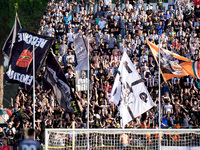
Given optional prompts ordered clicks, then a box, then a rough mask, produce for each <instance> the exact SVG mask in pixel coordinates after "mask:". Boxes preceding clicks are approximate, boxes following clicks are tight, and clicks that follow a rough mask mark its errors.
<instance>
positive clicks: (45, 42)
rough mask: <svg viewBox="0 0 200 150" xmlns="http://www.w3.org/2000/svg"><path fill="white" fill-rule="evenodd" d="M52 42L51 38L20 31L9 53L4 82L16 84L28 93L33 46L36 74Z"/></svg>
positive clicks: (31, 83)
mask: <svg viewBox="0 0 200 150" xmlns="http://www.w3.org/2000/svg"><path fill="white" fill-rule="evenodd" d="M52 42H53V38H51V37H46V36H41V35H37V34H34V33H30V32H29V31H26V30H24V29H20V30H19V32H18V33H17V35H16V39H15V43H14V46H13V47H12V51H11V53H10V61H9V67H8V69H7V71H6V72H5V75H4V78H5V80H6V81H8V82H9V83H18V84H20V86H21V87H23V88H24V89H25V90H27V91H30V89H31V87H32V85H33V45H34V47H35V48H34V50H35V72H36V74H37V72H39V70H40V67H41V65H42V63H43V61H44V58H45V57H46V54H47V52H48V51H49V49H50V47H51V45H52Z"/></svg>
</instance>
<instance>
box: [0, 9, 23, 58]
mask: <svg viewBox="0 0 200 150" xmlns="http://www.w3.org/2000/svg"><path fill="white" fill-rule="evenodd" d="M20 28H21V24H20V22H19V19H18V16H17V13H16V16H15V23H14V25H13V28H12V30H11V32H10V34H9V36H8V38H7V40H6V42H5V44H4V46H3V48H2V50H3V52H4V53H5V54H6V56H7V57H10V53H11V51H12V47H13V44H14V43H15V39H16V36H17V33H18V31H19V30H20Z"/></svg>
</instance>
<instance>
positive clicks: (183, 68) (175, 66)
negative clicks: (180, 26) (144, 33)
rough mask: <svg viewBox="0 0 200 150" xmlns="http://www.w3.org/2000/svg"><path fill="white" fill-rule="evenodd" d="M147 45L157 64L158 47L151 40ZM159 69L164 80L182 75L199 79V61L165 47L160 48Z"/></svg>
mask: <svg viewBox="0 0 200 150" xmlns="http://www.w3.org/2000/svg"><path fill="white" fill-rule="evenodd" d="M147 42H148V45H149V47H150V49H151V51H152V54H153V56H154V58H155V60H156V62H157V64H158V61H159V47H158V46H157V45H155V44H153V43H151V42H149V41H148V40H147ZM160 58H161V59H160V69H161V73H162V75H163V78H164V80H169V79H172V78H174V77H183V76H188V75H191V76H193V77H194V78H198V79H200V72H199V69H200V62H199V61H195V62H193V61H192V60H190V59H188V58H186V57H183V56H180V55H178V54H176V53H173V52H171V51H168V50H166V49H163V48H161V49H160Z"/></svg>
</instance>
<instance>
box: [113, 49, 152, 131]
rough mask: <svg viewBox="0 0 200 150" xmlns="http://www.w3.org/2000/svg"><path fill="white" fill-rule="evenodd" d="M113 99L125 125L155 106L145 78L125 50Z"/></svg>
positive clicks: (114, 87)
mask: <svg viewBox="0 0 200 150" xmlns="http://www.w3.org/2000/svg"><path fill="white" fill-rule="evenodd" d="M111 100H112V101H113V102H114V103H115V105H116V106H118V109H119V111H120V116H121V117H122V126H123V127H124V126H125V125H126V124H127V123H128V122H130V121H131V120H133V119H134V118H136V117H138V116H139V115H141V114H143V113H144V112H146V111H147V110H149V109H150V108H152V107H153V106H154V103H153V101H152V99H151V96H150V95H149V92H148V91H147V89H146V87H145V85H144V83H143V80H142V79H141V77H140V75H139V74H138V72H137V70H136V69H135V67H134V66H133V63H132V62H131V60H130V58H129V57H128V55H127V54H126V53H125V52H124V54H123V57H122V59H121V62H120V65H119V68H118V73H117V76H116V78H115V82H114V85H113V88H112V92H111Z"/></svg>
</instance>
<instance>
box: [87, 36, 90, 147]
mask: <svg viewBox="0 0 200 150" xmlns="http://www.w3.org/2000/svg"><path fill="white" fill-rule="evenodd" d="M87 38H88V39H87V44H88V48H87V49H88V69H87V71H88V72H87V74H88V75H87V76H88V80H87V129H89V128H90V127H89V117H90V115H89V112H90V108H89V107H90V106H89V103H90V100H89V97H90V96H89V94H90V93H89V89H90V87H89V86H90V84H89V74H90V71H89V68H90V65H89V64H90V60H89V59H90V58H89V56H90V54H89V40H90V37H89V35H88V36H87ZM87 149H88V150H89V132H88V135H87Z"/></svg>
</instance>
